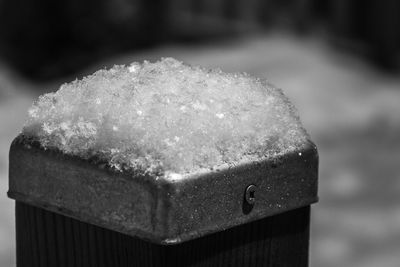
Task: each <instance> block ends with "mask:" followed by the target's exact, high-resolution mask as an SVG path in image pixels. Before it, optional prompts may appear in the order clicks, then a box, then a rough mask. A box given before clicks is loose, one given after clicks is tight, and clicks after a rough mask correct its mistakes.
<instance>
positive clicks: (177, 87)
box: [23, 58, 308, 176]
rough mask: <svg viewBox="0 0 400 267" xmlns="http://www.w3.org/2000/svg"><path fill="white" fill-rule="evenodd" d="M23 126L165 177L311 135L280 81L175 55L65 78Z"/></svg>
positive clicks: (75, 149) (81, 151) (57, 143)
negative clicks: (275, 83)
mask: <svg viewBox="0 0 400 267" xmlns="http://www.w3.org/2000/svg"><path fill="white" fill-rule="evenodd" d="M23 134H24V135H25V136H27V137H29V138H33V139H35V140H37V141H39V142H40V144H41V145H42V147H44V148H45V149H48V148H52V149H58V150H61V151H62V152H64V153H66V154H72V155H77V156H79V157H82V158H85V159H94V158H95V159H99V160H101V161H103V162H107V163H108V165H109V166H111V167H112V168H114V169H116V170H119V171H126V170H132V171H136V172H141V173H144V174H151V175H157V176H162V175H165V176H168V175H169V176H174V175H177V174H178V175H184V174H190V173H195V172H200V171H204V170H212V169H218V168H223V167H229V166H232V165H236V164H239V163H242V162H249V161H258V160H262V159H265V158H267V157H273V156H277V155H281V154H284V153H287V152H292V151H295V150H296V149H298V148H299V147H301V146H302V145H304V144H305V142H306V141H307V138H308V135H307V133H306V132H305V130H304V129H303V127H302V125H301V123H300V121H299V119H298V117H297V115H296V111H295V108H294V107H293V105H292V104H291V103H290V102H289V101H288V99H287V98H286V97H285V96H284V94H283V93H282V91H281V90H280V89H277V88H275V87H273V86H272V85H270V84H268V83H267V82H265V81H262V80H259V79H256V78H253V77H251V76H249V75H247V74H229V73H224V72H222V71H221V70H207V69H204V68H201V67H192V66H188V65H186V64H183V63H182V62H180V61H177V60H175V59H173V58H163V59H161V60H160V61H158V62H155V63H151V62H148V61H145V62H143V63H142V64H140V63H132V64H131V65H129V66H114V67H113V68H111V69H108V70H106V69H102V70H99V71H97V72H95V73H94V74H92V75H89V76H87V77H85V78H83V79H82V80H75V81H73V82H71V83H66V84H63V85H62V86H61V87H60V89H59V90H58V91H57V92H54V93H49V94H45V95H42V96H40V97H39V99H38V100H37V101H36V102H35V103H34V104H33V106H32V107H31V108H30V110H29V118H28V120H27V122H26V124H25V126H24V128H23Z"/></svg>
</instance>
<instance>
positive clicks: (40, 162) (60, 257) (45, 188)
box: [8, 136, 318, 267]
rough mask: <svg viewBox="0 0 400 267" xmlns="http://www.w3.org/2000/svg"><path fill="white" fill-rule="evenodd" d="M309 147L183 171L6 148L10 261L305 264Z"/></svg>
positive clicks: (312, 185) (311, 190) (314, 158)
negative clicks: (141, 170)
mask: <svg viewBox="0 0 400 267" xmlns="http://www.w3.org/2000/svg"><path fill="white" fill-rule="evenodd" d="M317 176H318V155H317V150H316V147H315V145H314V144H312V143H311V141H310V142H309V143H308V144H307V145H306V146H304V147H303V148H302V149H301V150H299V151H296V153H289V154H286V155H284V156H281V157H277V158H273V159H269V160H265V161H263V162H257V163H255V162H254V163H248V164H245V165H240V166H236V167H233V168H230V169H224V170H220V171H212V172H211V171H210V172H209V173H202V174H198V175H195V176H191V177H186V178H181V177H176V179H170V180H168V179H164V178H157V177H152V176H138V175H136V174H135V173H117V172H114V171H112V170H110V169H108V168H107V167H105V166H103V165H102V164H99V163H97V164H95V163H93V162H90V161H87V160H84V159H80V158H77V157H73V156H68V155H65V154H62V153H61V152H59V151H56V150H43V149H42V148H41V147H40V146H39V145H38V144H37V143H35V142H32V141H30V140H27V139H26V138H24V137H23V136H19V137H17V138H16V139H15V140H14V142H13V143H12V145H11V149H10V181H9V182H10V186H9V192H8V195H9V197H10V198H13V199H15V200H16V228H17V229H16V233H17V266H18V267H23V266H144V267H146V266H308V244H309V220H310V204H312V203H315V202H316V201H317Z"/></svg>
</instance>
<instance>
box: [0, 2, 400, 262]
mask: <svg viewBox="0 0 400 267" xmlns="http://www.w3.org/2000/svg"><path fill="white" fill-rule="evenodd" d="M399 50H400V1H398V0H381V1H379V0H365V1H361V0H353V1H346V0H327V1H317V0H281V1H278V0H247V1H246V0H197V1H194V0H191V1H189V0H170V1H161V0H151V1H150V0H147V1H146V0H112V1H105V0H97V1H94V0H86V1H78V0H70V1H50V0H35V1H33V0H0V192H1V194H0V213H1V215H2V216H1V218H0V266H1V267H3V266H4V267H8V266H15V241H14V240H15V230H14V203H13V201H11V200H10V199H7V197H6V191H7V189H8V181H7V177H8V150H9V146H10V143H11V141H12V139H13V138H14V137H15V136H16V135H17V134H18V133H19V131H20V130H21V128H22V126H23V123H24V120H25V119H26V114H27V110H28V108H29V107H30V105H31V103H32V102H33V101H34V100H35V99H36V98H37V97H38V96H39V95H40V94H42V93H45V92H49V91H55V90H57V88H59V86H60V84H62V83H64V82H69V81H71V80H74V79H75V78H76V77H78V78H82V77H83V76H84V75H87V74H90V73H91V72H93V71H95V70H97V69H100V68H104V67H106V68H109V67H111V66H113V65H114V64H129V63H131V62H133V61H143V60H150V61H155V60H157V59H159V58H160V57H170V56H171V57H175V58H177V59H179V60H182V61H184V62H186V63H189V64H193V65H202V66H204V67H212V68H221V69H222V70H224V71H227V72H248V73H249V74H251V75H253V76H257V77H260V78H267V79H268V80H269V81H270V82H272V83H273V84H276V85H277V86H279V87H281V88H283V89H284V91H285V93H286V94H287V95H288V96H289V98H290V99H291V100H292V101H293V103H294V104H295V106H296V107H297V108H298V110H299V114H300V117H301V119H302V122H303V124H304V126H305V128H306V129H307V130H308V131H309V133H310V135H311V137H312V139H313V141H314V142H315V143H316V144H317V146H318V150H319V154H320V180H319V183H320V185H319V195H320V202H319V203H318V204H316V205H314V206H313V207H312V230H311V247H310V252H311V253H310V266H315V267H319V266H324V267H342V266H350V267H376V266H383V267H398V266H400V169H399V163H400V104H399V103H400V75H399V74H400V69H399V66H400V63H399V54H400V53H399Z"/></svg>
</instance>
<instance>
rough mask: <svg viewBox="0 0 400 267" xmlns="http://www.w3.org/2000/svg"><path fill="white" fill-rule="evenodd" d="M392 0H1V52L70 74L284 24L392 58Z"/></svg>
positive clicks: (397, 43)
mask: <svg viewBox="0 0 400 267" xmlns="http://www.w3.org/2000/svg"><path fill="white" fill-rule="evenodd" d="M398 14H400V2H399V1H397V0H383V1H375V0H364V1H362V0H353V1H346V0H329V1H318V0H284V1H282V0H280V1H278V0H191V1H185V0H170V1H162V0H151V1H150V0H113V1H104V0H99V1H94V0H86V1H79V0H71V1H51V0H1V1H0V32H1V35H0V53H1V55H0V56H1V58H2V59H3V60H4V61H6V62H7V63H8V64H10V65H11V66H13V67H14V68H15V69H16V70H17V71H19V72H21V73H23V75H25V76H27V77H29V78H31V79H51V78H56V77H60V76H63V75H65V74H75V73H78V72H79V70H81V69H82V68H84V67H85V66H87V65H89V64H91V63H93V62H95V61H97V60H99V58H104V57H107V56H110V55H112V54H115V53H121V52H124V51H129V50H132V49H141V48H148V47H149V46H155V45H160V44H162V43H166V42H174V41H186V42H196V41H205V40H208V39H209V38H225V37H227V36H235V35H238V34H242V33H246V32H248V31H249V30H254V29H258V30H268V29H270V28H271V27H274V26H276V25H285V27H287V28H291V29H293V30H294V31H296V32H298V33H303V34H304V33H307V32H310V31H314V30H316V29H318V30H321V29H324V30H325V31H326V33H327V34H329V36H330V39H331V40H332V42H333V43H335V44H338V45H339V46H340V47H342V48H347V49H353V50H355V51H357V52H358V53H360V52H361V54H362V55H363V56H365V57H366V58H369V59H371V60H372V61H373V62H374V63H375V64H377V66H379V67H383V68H386V69H389V70H392V69H396V68H398V66H399V57H398V54H399V48H400V30H399V29H400V16H399V15H398Z"/></svg>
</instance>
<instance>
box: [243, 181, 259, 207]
mask: <svg viewBox="0 0 400 267" xmlns="http://www.w3.org/2000/svg"><path fill="white" fill-rule="evenodd" d="M256 189H257V187H256V186H255V185H253V184H251V185H249V186H247V187H246V191H245V193H244V199H245V201H246V202H247V204H249V205H254V203H255V202H256V196H255V192H256Z"/></svg>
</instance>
